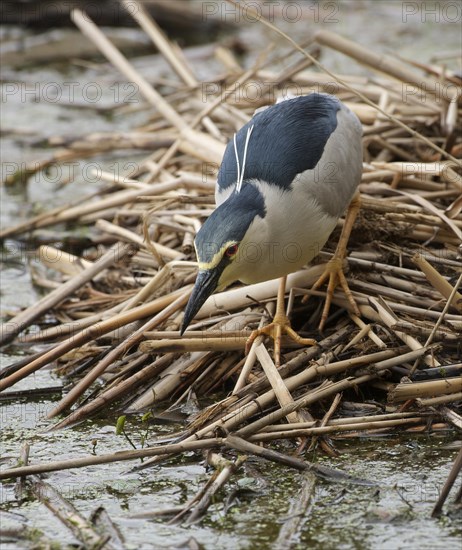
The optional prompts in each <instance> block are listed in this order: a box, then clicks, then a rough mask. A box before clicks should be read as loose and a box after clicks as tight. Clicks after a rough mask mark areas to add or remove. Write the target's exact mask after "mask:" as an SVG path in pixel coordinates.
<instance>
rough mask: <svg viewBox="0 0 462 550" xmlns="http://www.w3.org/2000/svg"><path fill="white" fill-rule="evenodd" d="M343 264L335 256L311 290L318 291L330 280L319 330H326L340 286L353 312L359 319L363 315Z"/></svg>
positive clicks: (304, 300)
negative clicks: (335, 292)
mask: <svg viewBox="0 0 462 550" xmlns="http://www.w3.org/2000/svg"><path fill="white" fill-rule="evenodd" d="M343 262H344V260H343V258H340V257H335V256H334V257H333V258H332V259H331V260H329V261H328V262H327V264H326V267H325V269H324V273H323V274H322V275H321V276H320V277H319V279H318V280H317V281H316V282H315V283H314V285H313V286H312V287H311V290H317V289H318V288H319V287H320V286H321V285H322V284H324V282H325V281H326V280H327V279H328V280H329V282H328V284H327V292H326V301H325V303H324V309H323V310H322V315H321V321H320V323H319V330H322V329H323V328H324V325H325V323H326V320H327V316H328V315H329V310H330V306H331V303H332V298H333V296H334V290H335V289H336V288H337V286H339V285H340V286H341V287H342V289H343V292H344V293H345V296H346V297H347V300H348V302H349V304H350V306H351V307H352V309H353V311H354V312H355V313H356V315H358V317H359V316H360V315H361V313H360V311H359V308H358V305H357V304H356V302H355V299H354V298H353V294H352V292H351V290H350V287H349V286H348V283H347V280H346V277H345V273H344V272H343ZM308 298H309V296H305V297H304V299H303V302H307V301H308Z"/></svg>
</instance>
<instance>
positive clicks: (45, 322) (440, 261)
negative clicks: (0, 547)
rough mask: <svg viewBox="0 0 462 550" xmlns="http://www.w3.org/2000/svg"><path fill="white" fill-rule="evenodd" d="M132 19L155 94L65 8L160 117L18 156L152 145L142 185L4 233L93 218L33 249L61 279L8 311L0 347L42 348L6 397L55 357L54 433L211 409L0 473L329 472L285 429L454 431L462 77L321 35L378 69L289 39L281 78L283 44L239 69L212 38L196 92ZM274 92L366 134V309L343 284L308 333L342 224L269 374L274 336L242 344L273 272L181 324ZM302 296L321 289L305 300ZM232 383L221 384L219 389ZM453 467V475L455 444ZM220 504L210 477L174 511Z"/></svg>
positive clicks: (358, 238) (321, 432)
mask: <svg viewBox="0 0 462 550" xmlns="http://www.w3.org/2000/svg"><path fill="white" fill-rule="evenodd" d="M135 16H136V18H137V20H138V23H139V24H140V25H141V26H142V28H143V29H145V31H146V32H147V33H148V34H149V36H150V37H151V38H152V40H153V41H154V43H155V45H156V46H157V48H158V49H159V51H160V52H162V54H163V55H164V56H165V58H166V59H167V60H168V62H169V63H170V65H171V67H172V69H173V70H174V71H175V73H176V74H177V76H178V78H179V82H178V83H177V84H176V86H175V87H173V86H170V89H169V88H168V86H164V88H166V89H167V91H166V92H165V93H164V94H163V95H161V94H160V93H159V92H158V91H157V90H156V89H155V88H154V87H153V86H152V85H151V84H150V83H149V82H148V81H147V80H146V79H145V78H144V77H143V76H142V74H140V73H139V72H138V71H137V70H136V69H135V68H134V67H133V66H132V64H131V63H130V62H129V61H128V60H127V59H126V58H125V57H124V56H123V54H122V53H121V52H120V51H118V50H117V49H116V48H115V47H114V46H113V45H112V44H111V43H110V42H109V41H108V40H107V39H106V37H105V36H104V34H103V32H102V31H101V30H99V29H98V28H97V27H96V26H95V25H94V24H92V22H91V20H89V19H88V18H87V17H84V15H83V14H82V13H81V12H79V11H78V10H75V11H74V12H73V20H74V22H75V24H76V25H77V26H78V27H79V28H80V29H81V30H82V32H83V33H84V34H85V35H86V36H87V37H88V38H89V39H90V40H92V41H93V42H94V43H95V44H96V45H97V46H98V48H99V49H100V51H101V52H102V54H104V55H105V56H106V58H107V59H108V60H109V61H110V62H111V63H112V64H113V65H114V66H115V67H116V68H117V69H118V70H119V71H120V72H121V74H122V75H123V76H124V78H126V79H127V81H129V82H132V83H135V84H136V86H137V87H138V89H139V93H140V95H141V96H142V97H143V99H144V100H145V101H146V102H147V103H148V104H150V105H151V106H152V110H151V112H150V118H149V121H147V123H146V124H145V125H144V126H143V127H142V128H136V129H134V130H133V131H131V132H126V133H119V134H111V135H109V136H108V135H102V134H90V135H86V136H82V137H80V138H78V139H75V140H73V141H72V140H71V141H67V142H64V141H60V142H59V144H60V145H61V148H60V149H56V150H55V151H54V152H53V154H52V155H51V156H50V158H48V159H46V160H44V161H42V162H41V163H39V164H35V163H34V164H31V165H30V166H28V167H26V169H25V171H24V172H23V173H22V174H21V176H24V173H25V174H26V175H27V174H30V173H33V172H34V171H35V170H43V169H45V168H46V167H47V166H50V165H52V164H54V163H59V162H64V161H67V160H70V159H76V158H85V157H89V156H91V155H93V154H96V153H98V152H101V151H105V152H106V154H107V153H108V151H114V153H115V152H116V151H118V150H119V149H130V148H133V149H148V150H149V151H150V154H149V156H147V157H146V159H145V160H144V162H142V163H140V165H139V168H138V170H137V173H136V174H132V175H131V177H123V176H115V175H113V174H109V173H104V172H103V173H101V174H100V177H101V180H102V181H104V182H105V183H107V185H106V186H105V188H104V189H102V190H101V192H99V193H97V194H94V195H93V196H91V197H87V198H85V199H83V200H80V201H79V202H78V204H73V205H66V206H63V207H62V208H57V209H54V210H52V211H49V212H44V213H42V214H40V215H37V216H35V217H33V218H31V219H29V220H27V221H26V222H24V223H21V224H19V225H17V226H15V227H11V228H8V229H6V230H4V231H3V232H2V235H1V237H2V238H3V239H4V238H6V237H9V238H19V237H21V236H24V235H28V236H31V235H34V232H36V231H37V230H42V229H43V228H52V227H54V226H58V227H60V226H61V224H64V223H66V224H68V223H72V224H77V225H79V226H82V225H85V226H87V227H88V228H89V233H90V235H91V236H92V237H91V239H92V242H91V246H90V247H88V249H87V250H86V252H85V251H84V252H85V253H82V254H81V255H80V256H76V255H72V254H70V253H67V252H66V251H65V247H64V245H63V246H62V247H60V248H53V247H51V246H41V247H40V248H39V249H38V252H37V254H38V257H39V258H40V259H41V261H42V262H43V263H44V264H45V265H46V266H47V267H48V268H52V269H54V270H56V271H57V272H59V273H60V275H61V277H62V283H60V284H55V283H53V284H52V283H50V282H49V281H48V282H47V281H40V280H39V281H37V282H38V284H42V285H48V286H52V290H51V291H50V292H49V293H48V294H47V295H46V296H45V297H44V298H43V299H41V300H40V301H39V302H38V303H37V304H34V305H31V306H30V307H29V308H27V309H26V310H24V311H21V312H20V313H18V314H17V315H16V316H15V317H13V318H12V319H10V320H9V321H8V322H7V323H6V324H5V325H4V327H3V329H4V330H3V334H2V339H3V343H10V342H14V343H16V344H17V345H22V346H24V345H33V344H36V343H39V342H40V343H46V344H47V347H46V350H45V351H41V352H39V353H36V354H35V355H33V356H32V357H28V358H27V359H25V360H24V361H22V362H21V363H16V364H14V365H11V366H10V367H7V368H6V369H4V371H3V372H2V373H1V379H0V390H1V391H3V392H6V390H8V388H10V387H14V384H15V383H16V382H18V381H19V380H21V379H23V378H24V377H26V376H28V375H30V374H31V373H33V372H35V371H36V370H37V369H40V368H43V367H45V366H48V365H50V364H51V365H54V367H55V370H56V372H57V373H58V374H59V375H60V376H64V377H66V379H67V380H70V381H72V387H71V389H70V391H69V392H68V393H67V394H66V395H65V396H64V397H63V398H62V400H61V401H60V402H59V403H58V405H57V406H56V407H55V408H54V410H53V411H52V412H51V413H50V415H49V416H50V418H55V417H57V416H61V418H60V420H59V422H58V423H57V424H54V425H53V429H58V428H61V427H65V426H71V425H73V424H75V423H77V422H83V421H85V420H87V419H89V418H91V417H92V416H94V415H96V414H98V413H100V412H101V411H104V409H106V408H107V407H108V406H109V405H113V406H116V407H117V408H118V410H120V411H124V412H125V413H141V412H144V411H146V410H148V409H152V410H154V411H155V412H156V414H162V413H163V412H164V411H168V410H171V409H177V408H178V407H180V405H181V404H182V403H184V402H186V401H188V400H189V399H193V398H194V399H197V400H198V402H199V403H201V402H202V403H203V402H204V399H207V400H208V403H210V399H211V398H213V404H212V405H210V404H209V405H208V406H206V407H203V408H202V409H200V410H199V411H198V412H197V413H196V414H195V415H194V417H193V418H192V419H189V422H188V423H187V425H186V426H185V428H184V430H183V431H182V432H181V433H180V434H178V439H177V442H176V443H173V444H172V443H164V442H162V441H159V442H155V441H150V444H151V445H152V446H150V447H147V448H145V449H141V450H137V451H125V452H121V453H117V454H116V455H110V456H99V457H89V458H79V459H76V460H73V461H60V462H56V463H48V464H42V465H40V464H39V465H35V466H34V465H33V466H29V467H22V468H13V469H10V470H5V471H3V472H2V473H1V477H3V478H6V477H12V476H19V475H25V474H30V473H37V472H43V471H50V470H53V469H60V468H64V467H78V466H84V465H87V464H95V463H101V462H105V461H106V462H110V461H114V460H131V459H134V458H139V457H141V456H144V457H148V456H150V457H152V458H151V460H150V461H148V462H144V464H143V467H146V466H148V465H149V464H150V463H153V462H158V461H159V460H164V459H166V458H168V457H171V456H174V455H177V454H178V453H181V452H184V451H188V450H199V449H209V450H210V449H214V450H221V451H223V452H225V453H226V449H230V448H231V449H237V450H239V451H242V452H244V453H252V454H257V455H260V456H264V457H266V458H268V459H269V460H278V461H281V462H283V463H284V464H287V465H289V466H293V467H296V468H299V469H314V470H315V471H317V470H316V467H315V466H314V465H311V464H309V463H307V462H305V461H304V460H302V459H301V458H294V457H290V456H287V455H283V454H281V453H278V452H277V451H274V450H272V449H270V448H266V446H267V444H270V443H271V442H272V441H277V440H281V439H282V440H291V441H293V442H298V444H299V445H300V448H299V452H301V450H302V449H304V448H305V447H306V445H307V444H310V445H311V446H313V445H319V446H320V447H321V449H323V450H324V452H326V453H335V441H336V440H338V439H341V438H346V437H348V438H354V437H358V436H362V435H364V434H371V433H378V432H384V431H389V430H396V429H399V430H406V431H407V432H421V431H425V430H434V429H444V428H445V427H446V428H448V426H451V427H453V426H455V427H456V428H458V429H460V428H461V427H462V417H461V416H460V406H461V401H462V376H461V373H462V363H460V352H461V344H460V334H461V328H462V317H461V310H462V295H461V293H460V291H459V287H460V283H461V280H462V270H461V243H462V216H461V210H462V195H461V192H462V176H461V170H460V168H461V161H460V158H461V157H462V139H461V136H460V134H458V132H457V126H458V123H460V98H461V94H460V92H461V88H460V84H461V81H460V77H459V76H457V75H456V74H455V73H452V72H451V71H449V70H447V69H446V68H445V67H443V66H441V65H438V64H428V65H422V64H420V65H416V64H412V63H410V62H409V61H406V60H402V59H401V60H400V59H399V58H398V56H396V57H394V56H384V55H379V54H376V53H372V52H370V51H366V50H365V49H364V48H362V47H361V46H360V45H359V44H357V43H354V42H351V41H349V40H346V39H344V38H342V37H340V36H339V35H336V34H335V33H331V32H326V31H321V32H319V33H318V34H317V35H316V40H317V43H318V45H319V46H322V47H323V48H334V49H336V50H338V51H340V52H342V53H344V54H345V55H347V56H349V57H350V58H351V59H353V60H355V61H357V62H359V63H362V64H364V65H366V66H368V67H369V68H370V69H371V74H372V76H370V77H351V76H341V77H337V76H335V75H332V73H330V72H329V71H326V70H325V68H323V67H322V66H321V65H320V63H319V61H318V60H317V58H316V57H314V55H312V54H310V53H307V52H308V51H313V50H308V51H307V52H305V53H304V54H301V51H300V48H299V47H297V46H296V45H295V44H294V43H293V42H292V45H293V51H291V52H289V54H287V56H286V57H287V61H286V62H287V69H286V70H284V71H282V72H277V73H276V72H273V71H272V70H271V67H272V62H273V61H274V60H275V59H276V58H277V55H276V54H275V53H274V52H271V51H270V49H269V50H268V51H266V52H264V54H262V55H261V56H260V57H259V59H258V61H257V62H256V63H255V65H254V66H252V67H251V68H250V69H248V70H244V69H242V68H241V66H240V64H239V62H238V60H237V59H236V58H235V57H234V55H233V53H232V52H231V51H230V50H227V49H225V48H217V50H216V51H215V56H216V57H217V59H219V60H220V62H221V63H222V64H223V67H224V70H223V71H222V73H221V74H219V75H217V77H216V80H215V81H212V82H208V83H207V101H206V102H204V101H203V98H204V95H203V94H204V85H205V83H201V82H199V81H198V80H197V78H196V77H195V76H194V74H193V73H192V71H191V69H190V67H189V66H188V65H187V64H186V62H185V58H184V56H182V54H181V51H179V50H178V48H177V47H176V45H175V44H172V43H171V42H170V41H169V40H168V39H167V38H166V36H165V35H164V34H163V33H162V32H161V31H160V29H159V28H158V26H157V25H156V24H155V22H154V21H153V20H152V19H151V18H150V17H149V15H147V14H146V13H145V12H144V11H143V9H142V8H141V6H140V8H139V10H138V11H137V12H136V14H135ZM250 86H252V87H253V89H258V90H259V92H260V93H259V97H258V101H252V100H250V99H248V94H246V90H250ZM168 90H169V91H168ZM210 90H214V92H213V93H211V91H210ZM281 90H284V91H285V92H287V91H289V92H290V91H292V92H294V93H296V94H308V93H310V92H312V91H325V92H329V93H335V95H337V96H338V97H339V98H340V99H341V100H342V101H344V102H345V103H346V104H347V105H348V106H349V107H350V108H351V109H352V110H353V111H354V112H355V113H356V114H357V115H358V117H359V118H360V120H361V122H362V124H363V127H364V140H363V142H364V170H363V176H362V181H361V185H360V192H361V204H362V209H361V214H360V216H359V218H358V220H357V222H356V225H355V228H354V230H353V233H352V237H351V240H350V243H349V257H348V265H349V272H348V282H349V285H350V288H351V289H352V291H353V295H354V297H355V300H356V302H357V303H358V305H359V308H360V312H361V317H357V316H356V315H355V314H354V313H353V312H351V311H350V310H349V304H348V302H347V301H346V300H345V297H344V295H343V294H342V292H340V291H336V292H335V296H334V302H333V303H334V304H335V307H333V308H332V311H331V316H330V318H329V320H328V323H327V325H326V328H325V331H324V333H323V334H320V333H318V332H317V330H316V327H317V323H318V322H319V316H320V308H321V307H322V302H323V297H324V293H323V292H311V291H310V286H311V285H312V284H313V282H314V281H315V280H316V278H317V276H318V275H319V273H320V271H321V270H322V263H325V261H326V260H327V259H328V258H329V257H330V256H331V253H332V251H333V250H334V248H335V244H336V238H338V234H339V229H340V227H341V222H339V227H338V228H337V231H336V232H334V234H333V236H332V237H331V239H330V240H329V242H328V244H327V245H326V247H325V249H324V251H323V252H322V253H321V254H320V256H319V260H318V261H317V263H316V264H315V265H312V266H309V267H307V268H306V269H304V270H302V271H299V272H297V273H294V274H292V275H290V276H289V278H288V285H287V289H288V293H289V305H288V309H289V313H290V314H291V317H292V320H293V325H294V328H296V329H297V330H298V331H299V332H300V333H301V334H302V335H303V336H309V337H312V338H315V339H316V340H317V342H318V344H317V345H315V346H313V347H309V348H297V347H294V346H293V344H291V343H290V342H284V346H283V348H284V349H283V356H282V358H281V367H280V368H279V369H277V368H276V367H275V364H274V362H273V359H272V354H271V349H270V348H271V345H272V343H271V342H267V341H264V342H262V341H261V339H259V340H257V341H256V342H254V344H253V345H252V348H251V350H250V353H249V354H248V355H245V354H244V346H245V342H246V339H247V337H248V335H249V334H250V331H251V330H252V329H254V328H256V327H258V326H259V325H260V324H262V323H265V322H267V320H268V319H269V318H270V315H271V312H272V311H274V302H275V297H276V292H277V281H268V282H265V283H261V284H256V285H250V286H242V285H236V286H235V287H233V288H230V289H228V290H226V291H224V292H221V293H218V294H216V295H214V296H212V297H211V298H209V299H208V301H207V302H206V304H205V306H204V307H203V308H202V310H201V312H200V314H199V315H198V317H197V318H196V320H195V322H194V324H193V325H192V326H191V328H190V330H188V331H187V332H186V334H185V335H184V337H180V335H179V326H180V324H181V320H182V316H183V311H184V306H185V304H186V302H187V300H188V297H189V294H190V292H191V288H192V285H193V282H194V277H195V273H196V264H195V263H194V261H195V256H194V247H193V238H194V235H195V233H196V232H197V230H198V228H199V227H200V225H201V223H202V222H203V221H204V219H206V217H207V216H208V215H209V214H210V213H211V212H212V210H213V204H214V201H213V193H214V183H215V178H216V172H217V167H218V165H219V163H220V160H221V157H222V154H223V151H224V147H225V144H226V142H227V140H228V139H229V138H230V137H231V136H232V135H233V133H234V132H235V131H236V130H238V129H239V128H240V127H241V126H242V125H243V124H244V123H245V122H247V121H248V120H249V118H250V117H251V116H252V113H253V112H254V110H255V109H256V108H257V107H260V106H262V105H266V104H270V103H272V102H274V100H275V94H276V95H277V93H279V92H280V91H281ZM56 143H58V140H55V144H56ZM16 176H18V175H16ZM96 245H97V246H96ZM95 251H96V252H95ZM307 294H313V295H314V296H312V297H311V299H310V300H309V301H308V303H306V304H305V303H302V299H301V298H302V296H304V295H307ZM50 315H52V316H53V319H54V323H53V326H51V327H50V326H49V324H50V323H49V319H50ZM32 326H34V327H35V329H34V330H33V331H29V332H28V331H27V329H28V328H29V327H32ZM96 381H98V384H96ZM223 391H226V392H227V396H226V397H225V398H223V399H217V398H216V394H217V393H218V392H223ZM84 397H85V399H83V398H84ZM63 414H64V416H62V415H63ZM231 456H232V455H231ZM217 457H218V458H217ZM210 460H211V462H212V463H214V464H215V465H218V466H217V468H218V470H219V471H220V473H218V470H217V476H218V477H219V478H220V482H219V483H218V482H217V483H215V485H214V490H215V491H216V489H217V485H218V486H220V484H222V483H224V482H225V481H226V479H228V477H229V476H230V475H232V472H233V471H234V470H235V469H236V468H237V467H238V466H239V464H240V461H242V458H237V459H233V460H229V459H228V458H226V459H225V458H224V457H221V458H220V457H219V456H218V455H216V454H215V453H212V454H211V455H210ZM458 461H459V462H458V463H457V464H458V465H457V464H456V465H455V469H456V474H457V471H458V470H459V469H460V462H461V458H460V456H459V458H458ZM223 472H225V474H226V475H225V474H223ZM324 473H325V472H324ZM214 481H216V480H215V478H214ZM212 485H213V483H212ZM207 495H208V496H207ZM210 498H211V496H210V494H209V493H207V489H204V494H203V495H201V496H200V498H199V497H198V499H197V500H196V501H195V503H194V506H196V505H197V506H198V507H199V508H198V509H196V510H195V512H194V511H193V512H191V509H188V510H187V511H185V510H183V511H182V512H180V517H184V514H186V513H188V514H189V513H191V516H190V519H191V518H192V519H197V516H198V515H200V514H201V513H203V511H204V510H205V509H206V508H207V502H208V503H210ZM458 498H459V500H460V494H459V497H458ZM201 499H202V500H201ZM204 499H205V500H204ZM198 502H199V504H198ZM194 506H193V504H191V507H190V508H193V509H194ZM192 519H191V521H192Z"/></svg>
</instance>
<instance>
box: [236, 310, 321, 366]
mask: <svg viewBox="0 0 462 550" xmlns="http://www.w3.org/2000/svg"><path fill="white" fill-rule="evenodd" d="M283 333H285V334H287V336H289V338H291V339H292V340H293V341H294V342H296V343H297V344H299V345H301V346H315V345H316V340H313V339H312V338H302V337H301V336H300V335H299V334H297V333H296V332H295V330H294V329H293V328H292V327H291V326H290V321H289V319H288V317H287V315H285V313H284V314H278V313H276V315H275V317H274V319H273V322H272V323H269V324H268V325H266V326H265V327H262V328H259V329H256V330H254V331H253V332H252V333H251V335H250V336H249V337H248V339H247V342H246V344H245V352H246V354H247V353H249V351H250V347H251V345H252V344H253V342H254V341H255V340H256V339H257V338H258V337H259V336H270V337H271V338H272V339H273V340H274V362H275V364H276V366H277V367H279V366H280V364H281V337H282V334H283Z"/></svg>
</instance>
